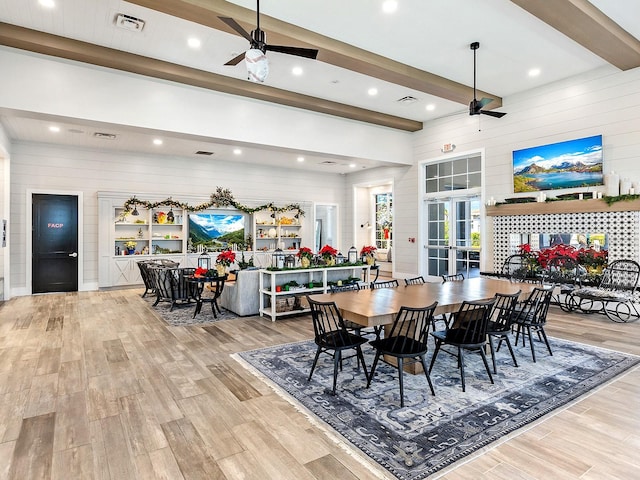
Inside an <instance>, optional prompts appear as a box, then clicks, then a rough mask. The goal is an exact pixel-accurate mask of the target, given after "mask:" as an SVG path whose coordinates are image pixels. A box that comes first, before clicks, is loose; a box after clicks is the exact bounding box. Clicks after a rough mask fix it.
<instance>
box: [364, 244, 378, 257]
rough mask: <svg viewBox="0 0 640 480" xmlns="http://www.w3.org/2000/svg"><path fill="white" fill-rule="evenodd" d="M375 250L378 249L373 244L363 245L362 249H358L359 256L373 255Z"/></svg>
mask: <svg viewBox="0 0 640 480" xmlns="http://www.w3.org/2000/svg"><path fill="white" fill-rule="evenodd" d="M376 250H378V249H377V247H375V246H374V245H365V246H364V247H362V250H360V256H364V255H373V254H374V253H375V252H376Z"/></svg>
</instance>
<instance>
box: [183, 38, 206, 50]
mask: <svg viewBox="0 0 640 480" xmlns="http://www.w3.org/2000/svg"><path fill="white" fill-rule="evenodd" d="M187 45H189V46H190V47H191V48H200V45H202V42H200V39H199V38H196V37H191V38H189V39H188V40H187Z"/></svg>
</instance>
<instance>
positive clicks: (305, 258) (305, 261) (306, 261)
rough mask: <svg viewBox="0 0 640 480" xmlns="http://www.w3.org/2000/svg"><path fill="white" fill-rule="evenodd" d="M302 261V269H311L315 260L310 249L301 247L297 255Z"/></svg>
mask: <svg viewBox="0 0 640 480" xmlns="http://www.w3.org/2000/svg"><path fill="white" fill-rule="evenodd" d="M296 255H297V257H298V258H299V259H300V266H301V267H302V268H309V265H311V260H312V259H313V252H312V251H311V249H310V248H308V247H301V248H300V250H298V253H297V254H296Z"/></svg>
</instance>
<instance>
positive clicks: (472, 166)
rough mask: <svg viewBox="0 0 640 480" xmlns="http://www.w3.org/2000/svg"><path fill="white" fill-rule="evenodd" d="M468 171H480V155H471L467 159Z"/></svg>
mask: <svg viewBox="0 0 640 480" xmlns="http://www.w3.org/2000/svg"><path fill="white" fill-rule="evenodd" d="M469 171H470V172H479V171H480V157H473V158H470V159H469Z"/></svg>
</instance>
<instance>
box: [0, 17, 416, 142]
mask: <svg viewBox="0 0 640 480" xmlns="http://www.w3.org/2000/svg"><path fill="white" fill-rule="evenodd" d="M0 44H1V45H6V46H8V47H13V48H18V49H21V50H27V51H31V52H35V53H41V54H44V55H51V56H54V57H59V58H65V59H68V60H75V61H78V62H83V63H88V64H92V65H99V66H102V67H107V68H113V69H116V70H121V71H125V72H131V73H136V74H140V75H145V76H148V77H153V78H160V79H163V80H169V81H173V82H177V83H181V84H185V85H191V86H195V87H200V88H204V89H207V90H213V91H218V92H223V93H228V94H231V95H238V96H243V97H248V98H253V99H256V100H262V101H265V102H271V103H276V104H279V105H286V106H289V107H295V108H300V109H304V110H310V111H314V112H318V113H324V114H328V115H333V116H337V117H341V118H347V119H350V120H357V121H361V122H366V123H371V124H374V125H380V126H383V127H389V128H394V129H398V130H404V131H408V132H415V131H418V130H421V129H422V122H418V121H415V120H411V119H407V118H401V117H397V116H394V115H387V114H384V113H380V112H375V111H372V110H367V109H364V108H359V107H354V106H351V105H345V104H342V103H338V102H332V101H329V100H325V99H322V98H316V97H311V96H309V95H302V94H299V93H295V92H289V91H286V90H282V89H278V88H274V87H270V86H267V85H262V84H257V83H253V82H249V81H245V80H238V79H236V78H232V77H227V76H224V75H218V74H216V73H211V72H206V71H204V70H198V69H195V68H190V67H185V66H183V65H177V64H174V63H170V62H165V61H162V60H157V59H154V58H150V57H144V56H141V55H135V54H132V53H127V52H122V51H120V50H114V49H111V48H107V47H102V46H99V45H94V44H91V43H86V42H81V41H78V40H72V39H69V38H65V37H60V36H57V35H52V34H48V33H44V32H39V31H36V30H31V29H28V28H24V27H19V26H16V25H11V24H7V23H1V22H0Z"/></svg>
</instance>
